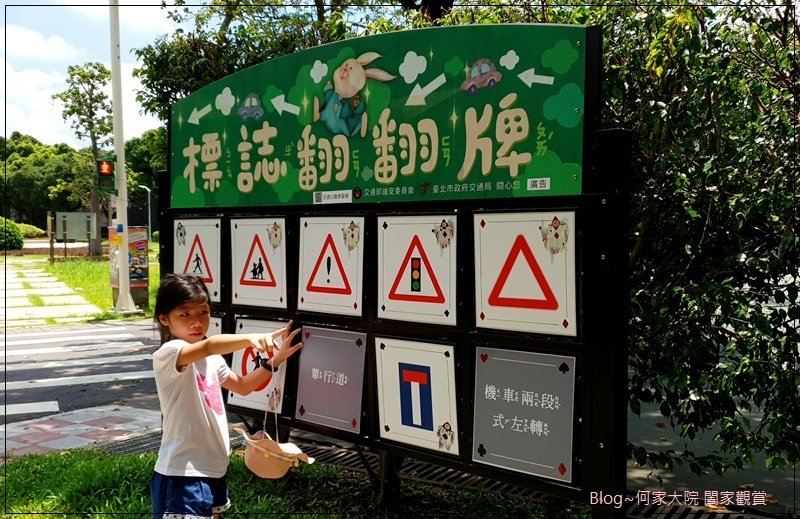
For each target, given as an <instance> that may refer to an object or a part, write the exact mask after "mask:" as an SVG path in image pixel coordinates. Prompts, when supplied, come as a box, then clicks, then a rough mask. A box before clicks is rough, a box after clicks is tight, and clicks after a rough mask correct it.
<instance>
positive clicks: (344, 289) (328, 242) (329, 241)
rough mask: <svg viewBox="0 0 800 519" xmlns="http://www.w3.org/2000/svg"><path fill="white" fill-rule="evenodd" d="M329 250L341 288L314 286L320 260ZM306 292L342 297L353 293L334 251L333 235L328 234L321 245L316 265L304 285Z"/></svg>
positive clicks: (320, 263)
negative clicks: (340, 280) (342, 284)
mask: <svg viewBox="0 0 800 519" xmlns="http://www.w3.org/2000/svg"><path fill="white" fill-rule="evenodd" d="M329 249H330V254H331V257H332V258H333V259H334V261H335V263H336V268H337V269H339V275H340V276H341V277H342V282H343V283H344V286H341V287H333V286H327V285H320V284H315V283H314V281H315V280H316V278H317V274H318V273H319V267H320V265H322V259H323V258H325V257H326V256H327V254H326V251H328V250H329ZM306 290H308V291H309V292H321V293H323V294H334V295H342V296H347V295H350V294H352V293H353V289H352V288H351V287H350V281H348V279H347V272H346V271H345V269H344V266H343V265H342V260H341V258H340V257H339V251H338V250H336V244H335V243H334V242H333V235H331V234H328V237H327V238H325V243H324V244H323V245H322V251H320V253H319V258H317V263H316V265H314V269H313V270H312V271H311V275H310V276H309V277H308V283H306Z"/></svg>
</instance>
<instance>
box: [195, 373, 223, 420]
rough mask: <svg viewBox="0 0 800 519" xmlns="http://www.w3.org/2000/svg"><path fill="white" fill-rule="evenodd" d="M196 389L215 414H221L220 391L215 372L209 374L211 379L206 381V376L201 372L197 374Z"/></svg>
mask: <svg viewBox="0 0 800 519" xmlns="http://www.w3.org/2000/svg"><path fill="white" fill-rule="evenodd" d="M197 389H199V390H200V392H201V393H203V396H204V397H205V399H206V404H208V407H210V408H211V410H212V411H214V412H215V413H217V414H222V391H221V390H220V388H219V380H218V379H217V375H216V373H212V374H211V379H210V380H208V381H206V376H205V375H204V374H202V373H198V374H197Z"/></svg>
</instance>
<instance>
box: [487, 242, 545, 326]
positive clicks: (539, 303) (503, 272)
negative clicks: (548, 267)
mask: <svg viewBox="0 0 800 519" xmlns="http://www.w3.org/2000/svg"><path fill="white" fill-rule="evenodd" d="M520 255H522V257H523V259H524V260H525V264H527V266H528V267H529V268H530V271H531V273H532V274H533V276H534V278H535V279H536V283H538V285H539V288H540V289H541V291H542V294H543V296H542V297H541V298H533V297H532V298H524V297H506V296H503V295H502V292H503V289H504V288H505V286H506V283H507V282H508V278H509V276H510V274H511V270H512V269H513V268H514V265H515V264H516V263H517V258H519V256H520ZM487 302H488V303H489V304H490V305H492V306H507V307H512V308H530V309H538V310H556V309H558V301H557V300H556V297H555V295H554V294H553V290H552V289H551V288H550V284H549V283H548V282H547V279H546V278H545V277H544V274H543V273H542V269H541V267H539V263H538V262H537V261H536V257H535V256H534V255H533V252H532V251H531V248H530V246H529V245H528V242H527V241H526V240H525V237H524V236H523V235H521V234H520V235H519V236H517V239H516V240H514V244H513V245H512V246H511V251H510V252H509V253H508V257H507V258H506V261H505V263H504V264H503V267H502V268H501V269H500V275H499V276H498V277H497V281H496V282H495V284H494V288H492V292H491V293H490V294H489V299H488V300H487Z"/></svg>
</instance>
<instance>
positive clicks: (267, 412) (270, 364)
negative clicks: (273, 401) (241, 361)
mask: <svg viewBox="0 0 800 519" xmlns="http://www.w3.org/2000/svg"><path fill="white" fill-rule="evenodd" d="M256 355H257V356H258V358H259V361H258V362H259V364H261V360H260V359H261V356H260V355H259V354H258V352H256ZM267 360H269V352H267ZM267 364H269V369H270V371H271V372H272V376H271V377H270V379H269V381H270V382H273V381H274V380H275V366H273V365H272V363H271V362H267ZM276 387H277V386H276ZM269 398H270V396H269V393H267V401H266V403H265V405H264V423H263V424H262V425H261V429H263V430H264V432H266V431H267V417H268V416H269ZM277 441H278V413H277V412H276V413H275V442H276V443H277Z"/></svg>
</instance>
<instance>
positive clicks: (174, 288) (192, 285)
mask: <svg viewBox="0 0 800 519" xmlns="http://www.w3.org/2000/svg"><path fill="white" fill-rule="evenodd" d="M210 302H211V296H209V295H208V287H206V284H205V283H204V282H203V279H202V278H200V277H198V276H191V275H189V274H167V275H165V276H164V277H163V278H162V279H161V284H160V285H159V287H158V293H157V294H156V307H155V309H154V310H153V319H154V320H155V321H156V323H158V324H159V326H160V327H161V341H162V342H166V341H168V340H170V339H171V337H170V335H169V329H168V328H167V327H166V326H164V325H162V324H161V322H160V321H159V320H158V318H159V317H160V316H162V315H168V314H169V313H170V312H171V311H172V310H174V309H175V308H176V307H178V306H180V305H183V304H186V303H210Z"/></svg>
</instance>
